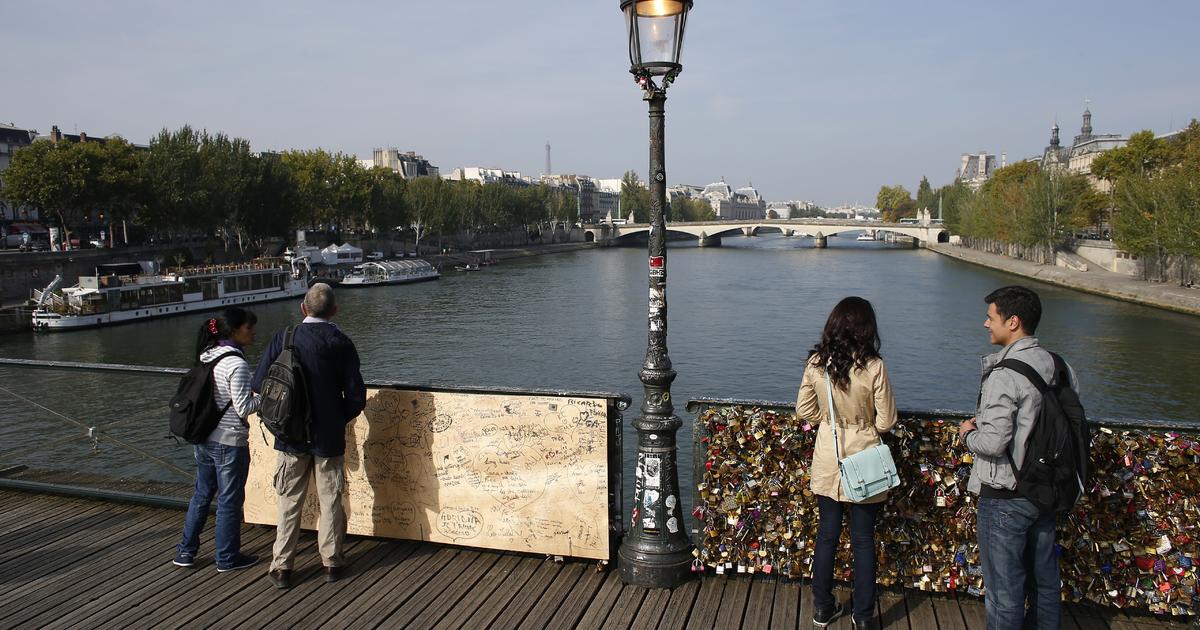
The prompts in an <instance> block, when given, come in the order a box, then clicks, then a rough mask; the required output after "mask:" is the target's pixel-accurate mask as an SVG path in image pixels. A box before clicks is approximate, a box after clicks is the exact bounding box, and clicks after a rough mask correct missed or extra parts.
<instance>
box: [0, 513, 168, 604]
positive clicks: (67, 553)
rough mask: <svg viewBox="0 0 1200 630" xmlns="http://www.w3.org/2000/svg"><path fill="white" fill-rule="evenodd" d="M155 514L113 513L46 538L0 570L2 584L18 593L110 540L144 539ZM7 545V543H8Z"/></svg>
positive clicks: (69, 565) (105, 546)
mask: <svg viewBox="0 0 1200 630" xmlns="http://www.w3.org/2000/svg"><path fill="white" fill-rule="evenodd" d="M154 518H155V517H154V516H153V515H152V514H151V513H149V512H129V513H126V514H114V515H111V517H110V518H108V519H106V520H105V521H104V522H102V523H97V524H95V525H94V526H93V527H91V528H89V529H87V530H84V531H80V532H75V533H73V534H71V535H69V536H65V537H58V538H47V539H46V541H45V543H44V544H41V545H38V546H37V547H36V548H35V549H33V550H30V551H29V552H27V553H23V554H21V555H19V556H17V557H16V558H15V559H14V560H13V561H12V562H9V563H7V564H5V565H4V567H3V569H2V570H0V584H7V585H13V583H14V582H15V583H16V584H15V585H14V586H10V587H9V589H8V592H9V593H10V594H11V595H19V594H20V593H22V592H25V591H27V590H28V588H29V587H30V585H31V584H33V583H35V582H37V583H41V582H42V581H44V579H46V578H53V577H54V576H55V575H58V574H60V573H63V572H65V571H69V570H70V569H71V567H72V566H74V565H76V564H77V563H79V562H80V561H82V560H87V559H89V558H91V557H92V556H94V555H96V553H97V552H102V551H103V550H105V549H106V548H108V546H109V544H111V543H118V542H124V541H125V539H126V538H131V539H132V540H131V541H130V542H135V543H137V542H141V538H142V537H143V535H142V531H143V530H144V529H146V528H147V527H149V526H150V524H151V523H152V521H153V519H154ZM6 544H7V543H6Z"/></svg>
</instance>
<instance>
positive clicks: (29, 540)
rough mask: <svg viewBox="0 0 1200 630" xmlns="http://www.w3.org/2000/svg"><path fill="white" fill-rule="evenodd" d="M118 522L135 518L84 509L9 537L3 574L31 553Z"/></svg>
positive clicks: (1, 557)
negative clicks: (119, 519) (10, 566)
mask: <svg viewBox="0 0 1200 630" xmlns="http://www.w3.org/2000/svg"><path fill="white" fill-rule="evenodd" d="M68 514H69V515H68ZM114 518H122V519H124V520H126V521H128V520H130V519H131V518H132V515H130V514H129V513H127V512H116V511H114V510H112V508H108V507H104V506H100V505H97V506H91V507H87V508H81V511H80V512H79V513H78V514H71V513H70V512H69V511H68V512H66V513H65V514H64V515H63V516H60V517H59V518H57V519H55V520H51V521H47V522H45V523H41V524H39V525H38V526H36V527H30V528H28V529H27V530H25V531H21V532H18V533H16V534H13V535H11V536H10V535H5V537H4V538H5V540H4V551H3V552H0V571H2V570H4V569H5V568H6V567H8V566H9V565H11V564H12V563H13V562H24V561H26V560H27V559H28V556H29V554H30V552H33V551H37V550H39V549H41V548H43V547H45V546H47V545H50V544H55V543H59V542H60V541H61V539H62V538H64V537H66V536H70V535H73V534H79V533H81V532H85V531H88V530H90V529H92V528H95V527H101V526H103V524H104V523H105V522H106V521H108V520H110V519H114Z"/></svg>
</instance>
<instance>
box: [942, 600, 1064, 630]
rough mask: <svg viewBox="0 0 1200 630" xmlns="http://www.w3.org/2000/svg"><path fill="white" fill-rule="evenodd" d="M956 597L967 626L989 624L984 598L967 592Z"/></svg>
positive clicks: (970, 627)
mask: <svg viewBox="0 0 1200 630" xmlns="http://www.w3.org/2000/svg"><path fill="white" fill-rule="evenodd" d="M955 597H957V598H958V608H959V610H961V611H962V616H963V621H964V622H965V623H966V626H967V628H969V629H972V630H973V629H974V628H982V627H984V626H986V625H987V611H986V610H984V608H983V600H982V599H979V598H978V597H972V596H971V595H968V594H966V593H957V594H956V595H955ZM1063 613H1064V614H1063V616H1064V617H1068V616H1069V615H1068V614H1066V610H1063ZM1064 625H1065V624H1064Z"/></svg>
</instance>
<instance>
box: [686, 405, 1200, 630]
mask: <svg viewBox="0 0 1200 630" xmlns="http://www.w3.org/2000/svg"><path fill="white" fill-rule="evenodd" d="M699 424H700V425H701V426H702V427H703V428H704V429H706V430H705V431H703V432H699V433H698V435H697V437H698V439H699V441H700V442H701V443H700V444H699V447H700V448H698V449H697V453H698V454H700V455H702V456H704V457H705V459H704V467H703V471H702V473H703V474H702V475H701V476H700V477H699V480H698V485H697V490H698V493H697V494H698V500H697V502H696V508H695V510H694V512H693V516H695V517H696V519H697V522H698V525H699V528H700V536H701V538H702V540H701V541H700V543H699V544H698V546H697V549H696V552H695V553H696V556H697V559H696V562H695V563H694V564H693V569H694V570H696V571H705V572H715V573H718V574H730V573H773V574H780V575H785V576H787V577H790V578H800V577H810V576H811V569H810V565H811V562H812V546H813V542H814V540H815V539H816V532H817V509H816V500H815V498H814V497H813V495H812V492H811V491H810V490H809V473H808V466H809V465H810V463H811V462H812V450H813V438H814V437H815V435H816V430H815V427H811V426H808V425H807V424H804V423H803V422H802V421H799V420H797V419H796V418H795V416H794V415H793V414H790V413H776V412H773V411H770V410H766V409H761V408H756V407H712V408H708V409H707V410H705V411H704V412H703V413H702V414H701V416H700V418H699ZM957 429H958V425H957V421H951V420H915V419H908V420H902V421H901V423H900V424H898V425H897V426H896V427H895V429H894V430H893V431H892V433H891V435H890V436H888V437H887V438H886V441H887V442H888V444H889V446H890V447H891V449H892V453H893V457H894V459H895V460H896V464H897V466H898V467H899V469H900V473H901V477H902V479H903V485H901V486H900V487H899V488H896V489H894V490H892V491H891V493H890V494H889V497H888V499H887V502H886V503H885V505H884V508H883V510H882V511H881V512H880V517H879V521H878V525H877V527H876V541H877V553H878V567H879V569H878V571H879V572H878V579H879V582H880V583H881V584H885V585H893V584H900V585H903V586H906V587H911V588H917V589H921V590H928V591H941V592H945V591H960V592H967V593H970V594H972V595H976V596H980V595H982V593H983V589H984V584H983V572H982V568H981V566H980V564H979V552H978V549H977V547H976V544H975V501H974V496H972V495H970V494H968V493H967V477H968V476H969V475H970V470H971V462H972V458H971V455H970V453H968V452H966V451H965V450H964V449H963V448H962V446H961V445H960V444H959V442H958V430H957ZM1092 433H1093V440H1092V448H1091V461H1092V474H1091V475H1090V479H1089V483H1088V485H1089V488H1088V493H1087V495H1086V496H1085V497H1084V499H1082V500H1081V501H1080V502H1079V504H1078V505H1077V506H1076V507H1075V509H1074V510H1073V511H1072V512H1071V513H1070V514H1067V515H1063V516H1060V518H1059V527H1058V530H1059V534H1058V541H1059V547H1060V548H1059V553H1060V565H1061V567H1062V578H1063V598H1064V599H1065V600H1069V601H1090V602H1094V603H1097V604H1100V605H1104V606H1114V607H1119V608H1142V609H1145V610H1149V611H1151V612H1155V613H1160V614H1175V615H1187V614H1192V613H1193V611H1196V610H1200V595H1197V590H1196V588H1197V584H1196V580H1197V577H1198V576H1200V571H1198V570H1197V568H1196V567H1195V566H1194V563H1195V562H1196V561H1197V554H1198V553H1200V543H1198V542H1197V538H1200V532H1197V527H1200V506H1198V503H1200V436H1197V435H1195V434H1181V433H1176V432H1165V431H1153V430H1117V429H1108V428H1104V427H1097V426H1095V425H1093V427H1092ZM847 531H848V528H845V529H844V530H843V539H842V542H841V546H840V549H839V551H838V563H837V565H836V569H835V573H836V577H838V578H840V579H845V580H849V579H850V578H851V563H850V554H849V541H848V537H847V536H848V534H847Z"/></svg>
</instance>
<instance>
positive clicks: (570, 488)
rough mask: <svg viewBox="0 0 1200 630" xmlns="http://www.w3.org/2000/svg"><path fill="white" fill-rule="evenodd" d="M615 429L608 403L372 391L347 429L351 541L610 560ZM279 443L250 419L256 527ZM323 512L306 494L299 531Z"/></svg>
mask: <svg viewBox="0 0 1200 630" xmlns="http://www.w3.org/2000/svg"><path fill="white" fill-rule="evenodd" d="M607 422H608V418H607V406H606V401H605V399H603V398H566V397H555V396H532V395H511V394H461V393H444V392H417V391H407V390H396V389H372V390H369V392H368V394H367V407H366V409H365V410H364V411H363V413H362V414H361V415H359V416H358V418H356V419H355V420H354V421H353V422H351V423H350V424H349V425H347V427H346V455H345V471H346V484H345V490H344V494H343V505H344V506H345V509H346V514H347V531H349V533H352V534H362V535H368V536H380V537H386V538H404V539H411V540H427V541H431V542H442V543H452V544H458V545H468V546H471V547H485V548H491V549H504V550H510V551H525V552H535V553H545V554H553V555H563V556H574V557H582V558H597V559H606V558H609V557H610V554H609V534H608V522H609V521H608V462H607V451H608V445H607V441H608V440H607ZM264 437H265V439H264ZM273 440H274V438H273V436H271V434H270V433H266V434H265V436H264V433H263V432H262V431H261V430H260V427H259V425H258V418H257V417H256V416H251V418H250V456H251V459H250V461H251V465H250V477H249V481H248V482H247V485H246V506H245V518H246V522H248V523H258V524H264V525H274V524H276V518H277V502H276V497H277V496H278V495H277V493H276V492H275V489H274V477H275V468H276V451H275V450H274V448H273V443H274V442H273ZM318 513H319V510H318V508H317V498H316V486H315V485H314V484H313V483H310V484H309V490H308V495H307V497H306V500H305V505H304V513H303V518H302V521H301V526H302V527H304V528H305V529H315V528H316V522H317V515H318Z"/></svg>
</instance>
